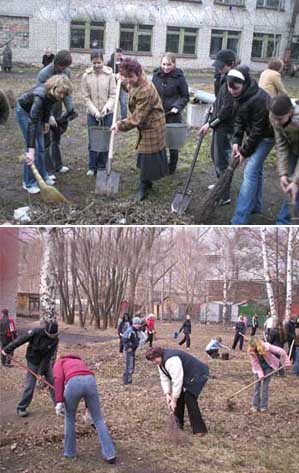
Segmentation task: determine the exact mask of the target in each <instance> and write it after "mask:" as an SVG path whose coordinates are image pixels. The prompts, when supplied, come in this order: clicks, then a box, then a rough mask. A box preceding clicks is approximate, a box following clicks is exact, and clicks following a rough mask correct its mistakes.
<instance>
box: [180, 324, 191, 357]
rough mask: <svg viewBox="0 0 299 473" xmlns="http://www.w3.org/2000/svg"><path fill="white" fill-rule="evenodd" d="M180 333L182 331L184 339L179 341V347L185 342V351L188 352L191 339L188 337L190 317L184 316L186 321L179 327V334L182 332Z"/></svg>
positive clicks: (189, 333)
mask: <svg viewBox="0 0 299 473" xmlns="http://www.w3.org/2000/svg"><path fill="white" fill-rule="evenodd" d="M182 331H183V334H184V338H183V339H182V340H181V341H180V343H179V345H184V343H185V342H186V347H187V350H190V346H191V338H190V335H191V317H190V315H186V320H185V322H184V323H183V325H182V326H181V328H180V330H179V333H180V332H182Z"/></svg>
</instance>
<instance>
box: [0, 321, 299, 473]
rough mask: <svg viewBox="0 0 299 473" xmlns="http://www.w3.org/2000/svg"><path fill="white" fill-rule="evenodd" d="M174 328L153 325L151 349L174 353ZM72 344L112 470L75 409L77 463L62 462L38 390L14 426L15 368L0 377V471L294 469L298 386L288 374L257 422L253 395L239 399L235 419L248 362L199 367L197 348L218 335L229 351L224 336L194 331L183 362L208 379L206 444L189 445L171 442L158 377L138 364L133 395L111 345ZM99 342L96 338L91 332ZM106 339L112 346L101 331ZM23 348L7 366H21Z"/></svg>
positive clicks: (237, 357) (228, 334)
mask: <svg viewBox="0 0 299 473" xmlns="http://www.w3.org/2000/svg"><path fill="white" fill-rule="evenodd" d="M177 328H178V324H175V323H173V324H169V323H163V324H162V323H159V324H158V326H157V333H158V340H157V343H159V344H161V345H166V346H169V347H174V346H176V342H175V341H174V340H173V338H172V334H173V332H174V330H176V329H177ZM68 332H70V333H74V334H76V335H77V337H78V339H77V342H76V343H74V342H73V343H66V342H61V343H60V353H65V352H67V351H68V352H69V351H72V352H77V353H79V354H81V356H82V357H83V358H84V359H85V360H86V361H87V362H88V364H89V366H90V367H91V368H92V369H93V370H94V372H95V374H96V378H97V383H98V386H99V389H100V393H101V403H102V407H103V412H104V415H105V419H106V422H107V424H108V426H109V429H110V432H111V434H112V437H113V439H114V441H115V443H116V448H117V454H118V461H117V463H116V465H106V464H104V462H103V460H102V459H101V454H100V451H99V447H98V442H97V437H96V434H95V432H94V431H93V430H92V429H91V428H90V427H88V426H87V425H86V424H84V422H83V419H82V413H83V406H82V405H80V407H79V413H78V415H77V453H78V457H77V458H76V459H75V460H66V459H64V458H63V457H62V441H63V419H61V418H57V417H56V416H55V413H54V409H53V406H52V405H51V402H50V400H49V398H48V395H47V392H46V390H44V389H42V390H37V391H36V393H35V396H34V399H33V402H32V404H31V406H30V409H29V410H30V416H29V417H28V418H26V419H21V418H18V417H17V416H16V414H15V405H16V402H17V400H18V399H19V396H20V393H21V389H22V385H23V378H24V376H25V373H24V372H23V371H22V370H21V369H20V368H17V367H13V368H10V369H7V368H6V369H4V368H2V367H1V373H0V377H1V378H0V379H1V441H0V456H1V459H2V467H1V468H2V469H1V471H3V472H7V473H53V472H55V473H68V472H70V473H83V472H84V473H95V472H102V471H106V470H107V471H111V472H113V473H129V472H130V473H131V472H132V471H133V472H136V473H183V472H185V471H200V472H201V473H214V472H215V471H221V472H224V473H239V472H242V473H282V472H283V473H295V471H297V467H298V461H299V452H298V425H299V407H298V386H299V384H298V378H295V377H293V375H292V374H291V373H290V372H288V374H287V377H286V378H279V377H275V378H274V379H272V380H271V384H270V409H269V411H268V412H267V413H265V414H261V413H259V414H253V413H251V412H250V399H251V394H252V390H251V389H249V391H245V392H244V393H243V394H242V395H241V396H240V398H239V399H237V400H236V404H235V407H234V409H233V410H231V411H228V410H227V407H226V398H227V397H229V396H230V395H231V394H233V393H234V392H236V391H237V390H238V389H240V388H241V387H243V386H245V385H246V384H248V383H250V382H251V381H252V373H251V369H250V366H249V360H248V355H247V354H246V353H239V352H236V353H234V354H233V356H232V359H231V360H229V361H218V360H216V361H215V360H207V358H206V355H205V353H204V347H205V346H206V344H207V342H208V341H209V340H210V337H211V336H212V335H216V334H220V333H222V335H223V337H224V343H226V344H230V343H231V341H232V333H233V332H232V330H231V329H225V330H223V329H222V327H214V326H199V325H196V326H195V325H194V329H193V334H192V346H191V353H192V354H194V355H195V356H198V357H199V358H200V359H202V360H203V361H205V362H207V363H208V364H209V367H210V379H209V381H208V383H207V385H206V387H205V388H204V390H203V392H202V394H201V398H200V406H201V407H202V411H203V415H204V418H205V420H206V422H207V425H208V429H209V434H208V435H207V436H206V437H204V438H203V439H197V438H194V437H193V436H192V434H191V432H190V427H189V425H188V422H187V425H186V430H185V432H184V433H182V435H181V436H180V437H179V438H176V436H174V435H173V432H171V431H169V421H168V413H167V408H166V405H165V401H164V397H163V395H162V391H161V388H160V383H159V377H158V373H157V368H156V367H154V366H152V364H150V363H148V362H146V361H145V358H144V351H140V352H139V353H138V356H137V364H136V372H135V374H134V380H133V383H134V384H133V385H132V386H129V387H124V386H123V385H122V381H121V379H122V372H123V359H122V356H121V355H120V354H119V353H118V341H117V339H114V340H112V341H109V342H105V343H92V344H88V343H83V342H82V339H81V338H80V334H84V335H85V336H86V335H87V336H88V335H90V334H93V335H95V333H96V332H95V330H94V329H93V330H90V329H88V330H87V331H86V330H81V329H78V328H76V329H75V330H74V331H73V329H72V328H70V329H68ZM99 334H100V335H102V332H99ZM105 335H108V336H115V331H114V330H112V329H109V330H108V331H107V332H105ZM24 352H25V350H24V348H23V347H21V348H19V349H18V350H17V351H16V353H15V356H16V358H17V359H18V360H22V358H23V355H24Z"/></svg>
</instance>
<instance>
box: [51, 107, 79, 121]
mask: <svg viewBox="0 0 299 473" xmlns="http://www.w3.org/2000/svg"><path fill="white" fill-rule="evenodd" d="M77 117H78V113H77V112H75V110H74V109H73V110H71V111H70V112H64V113H62V114H61V115H60V117H59V118H56V121H57V123H58V124H59V125H63V124H66V123H67V122H68V121H72V120H74V119H75V118H77Z"/></svg>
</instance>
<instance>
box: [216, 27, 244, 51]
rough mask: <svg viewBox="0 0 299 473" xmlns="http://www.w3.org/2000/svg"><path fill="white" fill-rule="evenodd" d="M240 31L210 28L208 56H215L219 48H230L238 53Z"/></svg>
mask: <svg viewBox="0 0 299 473" xmlns="http://www.w3.org/2000/svg"><path fill="white" fill-rule="evenodd" d="M240 38H241V33H240V32H239V31H224V30H212V37H211V46H210V56H211V57H215V56H216V54H217V53H218V51H220V49H224V48H227V49H231V50H232V51H234V53H235V54H236V55H238V53H239V45H240Z"/></svg>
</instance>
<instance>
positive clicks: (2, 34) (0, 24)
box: [0, 15, 29, 48]
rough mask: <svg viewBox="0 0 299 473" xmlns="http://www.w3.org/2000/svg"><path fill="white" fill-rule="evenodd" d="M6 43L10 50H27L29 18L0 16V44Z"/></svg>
mask: <svg viewBox="0 0 299 473" xmlns="http://www.w3.org/2000/svg"><path fill="white" fill-rule="evenodd" d="M7 41H11V43H10V46H11V47H12V48H29V18H27V17H18V16H2V15H0V44H5V43H7Z"/></svg>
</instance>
